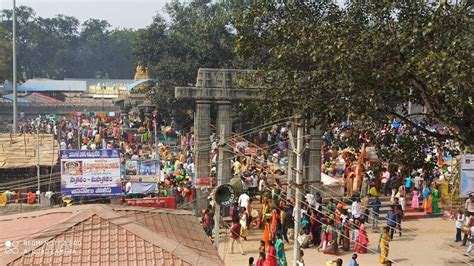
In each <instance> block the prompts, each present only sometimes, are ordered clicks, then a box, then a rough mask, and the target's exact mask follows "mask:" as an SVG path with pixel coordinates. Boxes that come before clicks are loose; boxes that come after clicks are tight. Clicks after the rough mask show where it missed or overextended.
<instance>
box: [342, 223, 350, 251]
mask: <svg viewBox="0 0 474 266" xmlns="http://www.w3.org/2000/svg"><path fill="white" fill-rule="evenodd" d="M341 235H342V250H344V251H349V249H350V248H351V237H350V233H349V226H348V225H347V222H345V223H343V224H342V230H341Z"/></svg>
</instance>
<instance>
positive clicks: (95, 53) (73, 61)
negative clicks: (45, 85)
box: [0, 6, 136, 80]
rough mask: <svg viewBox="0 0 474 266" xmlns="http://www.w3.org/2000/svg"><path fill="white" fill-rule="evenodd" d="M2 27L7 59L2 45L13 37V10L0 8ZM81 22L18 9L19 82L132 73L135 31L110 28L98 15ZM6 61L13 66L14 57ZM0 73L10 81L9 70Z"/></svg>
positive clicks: (22, 8)
mask: <svg viewBox="0 0 474 266" xmlns="http://www.w3.org/2000/svg"><path fill="white" fill-rule="evenodd" d="M0 26H1V27H2V28H3V29H5V33H0V34H2V39H1V41H0V54H1V55H2V57H3V54H4V49H2V48H1V47H5V46H8V45H10V44H11V40H12V11H11V10H2V11H1V12H0ZM79 26H80V24H79V21H78V20H77V19H76V18H74V17H70V16H64V15H57V16H55V17H52V18H43V17H39V16H37V15H36V14H35V12H34V10H33V9H32V8H30V7H26V6H20V7H17V36H18V38H17V60H18V75H19V80H26V79H30V78H51V79H63V78H67V77H69V78H74V77H76V78H95V77H97V78H107V77H108V78H131V77H133V71H134V69H135V63H136V62H135V57H134V56H133V54H132V48H131V42H132V40H133V39H134V37H135V34H136V32H135V31H132V30H128V29H113V30H112V29H110V25H109V23H108V22H107V21H103V20H96V19H90V20H87V21H85V22H84V23H83V24H82V26H81V27H79ZM79 29H80V30H79ZM7 44H8V45H7ZM6 59H7V60H8V61H4V62H5V63H6V64H9V65H11V57H9V58H8V57H6ZM2 63H3V62H2ZM0 71H2V72H0V75H1V78H2V80H3V79H9V80H10V79H11V78H9V77H10V76H11V72H10V73H7V72H5V70H2V69H1V68H0Z"/></svg>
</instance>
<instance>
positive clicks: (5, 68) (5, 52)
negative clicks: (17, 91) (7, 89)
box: [0, 25, 12, 81]
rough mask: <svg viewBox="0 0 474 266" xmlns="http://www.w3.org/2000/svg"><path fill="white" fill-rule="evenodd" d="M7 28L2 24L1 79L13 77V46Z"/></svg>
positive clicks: (0, 33) (0, 48) (0, 34)
mask: <svg viewBox="0 0 474 266" xmlns="http://www.w3.org/2000/svg"><path fill="white" fill-rule="evenodd" d="M6 35H7V34H6V32H5V29H4V28H3V27H2V26H1V25H0V81H3V80H11V79H12V65H11V64H9V63H10V62H11V61H12V59H11V58H12V50H11V49H12V48H11V45H10V44H9V43H8V41H7V39H6Z"/></svg>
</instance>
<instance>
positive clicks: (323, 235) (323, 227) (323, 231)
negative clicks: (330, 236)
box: [319, 218, 328, 251]
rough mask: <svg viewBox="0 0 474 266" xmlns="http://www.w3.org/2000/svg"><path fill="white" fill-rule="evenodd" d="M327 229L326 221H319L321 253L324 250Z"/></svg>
mask: <svg viewBox="0 0 474 266" xmlns="http://www.w3.org/2000/svg"><path fill="white" fill-rule="evenodd" d="M327 229H328V225H327V224H326V220H325V219H324V218H323V219H321V237H320V239H321V240H320V242H319V249H320V250H323V251H324V250H325V249H326V244H327Z"/></svg>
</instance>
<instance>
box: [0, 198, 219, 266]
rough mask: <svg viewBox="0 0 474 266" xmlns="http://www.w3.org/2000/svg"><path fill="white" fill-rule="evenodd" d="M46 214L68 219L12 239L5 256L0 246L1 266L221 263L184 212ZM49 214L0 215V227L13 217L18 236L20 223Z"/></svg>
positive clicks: (90, 209)
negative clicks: (13, 243)
mask: <svg viewBox="0 0 474 266" xmlns="http://www.w3.org/2000/svg"><path fill="white" fill-rule="evenodd" d="M48 211H49V212H51V213H59V212H66V211H70V212H71V215H70V217H69V218H68V219H66V220H64V219H63V220H62V221H57V223H56V224H54V222H51V224H52V226H50V227H49V228H47V229H45V230H42V231H41V232H39V233H37V234H35V235H31V236H27V237H21V238H18V237H17V238H15V237H14V236H10V237H12V238H11V239H17V240H19V241H17V242H16V243H18V245H17V248H18V250H16V252H13V253H12V252H10V253H5V252H4V251H6V250H5V245H4V242H2V243H0V254H2V255H3V256H1V255H0V265H5V264H8V265H45V264H46V265H51V264H61V265H130V264H131V265H178V266H179V265H224V263H223V261H222V260H221V259H220V257H219V255H218V253H217V251H216V250H215V248H214V247H213V246H212V244H211V242H210V240H209V239H208V238H207V236H206V235H205V234H204V232H203V230H202V227H201V226H200V225H199V223H198V220H197V218H196V217H195V216H194V215H192V213H191V212H188V211H179V210H166V209H149V208H115V209H114V208H112V207H110V206H106V205H83V206H74V207H68V208H60V209H52V210H48ZM48 211H41V212H33V213H28V214H23V215H14V216H12V217H8V216H4V217H0V227H2V226H3V225H6V222H7V221H11V220H12V219H17V221H18V224H17V225H16V226H15V228H16V229H18V230H15V231H16V232H17V233H18V235H20V234H21V229H20V228H21V225H22V224H25V225H27V224H26V223H22V221H25V219H37V218H38V217H42V216H44V215H47V214H48ZM35 213H36V214H35ZM25 215H26V216H28V215H29V217H23V216H25ZM30 224H31V223H30ZM20 239H21V240H20ZM28 241H30V242H28Z"/></svg>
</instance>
